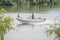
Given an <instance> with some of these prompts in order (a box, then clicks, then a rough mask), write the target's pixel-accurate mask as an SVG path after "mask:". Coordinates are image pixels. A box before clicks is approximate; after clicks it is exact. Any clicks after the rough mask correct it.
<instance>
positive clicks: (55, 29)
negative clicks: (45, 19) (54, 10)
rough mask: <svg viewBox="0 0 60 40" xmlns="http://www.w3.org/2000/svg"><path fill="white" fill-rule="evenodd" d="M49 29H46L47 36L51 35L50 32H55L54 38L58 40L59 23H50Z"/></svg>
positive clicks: (59, 32)
mask: <svg viewBox="0 0 60 40" xmlns="http://www.w3.org/2000/svg"><path fill="white" fill-rule="evenodd" d="M50 27H51V28H50V29H47V31H46V32H47V33H48V35H49V36H51V35H52V34H55V35H54V36H55V38H54V40H60V25H59V24H54V25H50Z"/></svg>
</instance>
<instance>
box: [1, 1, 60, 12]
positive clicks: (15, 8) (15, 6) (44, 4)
mask: <svg viewBox="0 0 60 40" xmlns="http://www.w3.org/2000/svg"><path fill="white" fill-rule="evenodd" d="M55 7H60V0H0V8H5V10H7V12H32V11H33V12H41V11H47V10H49V9H52V8H55Z"/></svg>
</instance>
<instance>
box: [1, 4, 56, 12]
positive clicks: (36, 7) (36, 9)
mask: <svg viewBox="0 0 60 40" xmlns="http://www.w3.org/2000/svg"><path fill="white" fill-rule="evenodd" d="M56 7H57V5H56V6H44V5H32V6H4V7H2V6H0V9H1V8H4V9H5V10H6V11H7V12H45V11H48V10H51V9H54V8H56Z"/></svg>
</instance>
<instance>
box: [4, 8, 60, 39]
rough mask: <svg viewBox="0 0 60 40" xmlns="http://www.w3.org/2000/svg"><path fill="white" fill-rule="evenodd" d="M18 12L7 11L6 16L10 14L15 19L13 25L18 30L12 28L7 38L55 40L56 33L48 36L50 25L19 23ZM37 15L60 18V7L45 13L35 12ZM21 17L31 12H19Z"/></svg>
mask: <svg viewBox="0 0 60 40" xmlns="http://www.w3.org/2000/svg"><path fill="white" fill-rule="evenodd" d="M17 14H18V13H6V14H5V15H6V16H10V17H12V18H13V19H14V22H13V23H14V24H13V27H14V28H15V29H16V30H10V31H9V32H8V33H7V34H6V35H5V38H4V39H5V40H53V39H54V35H52V36H49V37H47V34H46V32H45V31H46V28H49V25H28V24H22V25H19V24H20V22H19V21H17V20H16V17H17ZM34 14H35V17H39V16H41V17H42V18H46V19H49V20H55V18H56V17H58V19H57V20H60V19H59V17H60V8H58V9H52V10H49V11H47V12H43V13H34ZM19 15H20V16H21V17H24V18H27V17H28V16H29V15H31V13H19Z"/></svg>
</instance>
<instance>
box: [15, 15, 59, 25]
mask: <svg viewBox="0 0 60 40" xmlns="http://www.w3.org/2000/svg"><path fill="white" fill-rule="evenodd" d="M16 19H17V20H18V21H20V22H21V23H22V24H38V25H40V24H47V25H49V24H55V23H59V21H57V20H56V21H54V20H53V21H52V20H46V19H45V18H41V17H39V18H35V17H34V14H32V16H31V18H23V17H20V16H19V14H18V17H17V18H16Z"/></svg>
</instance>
